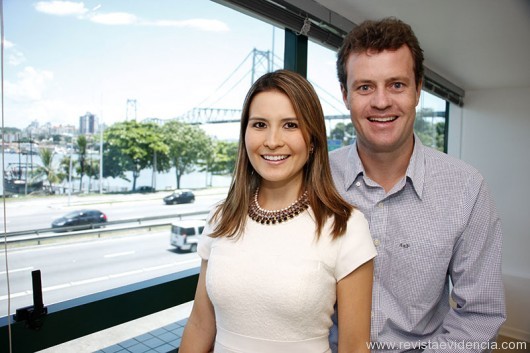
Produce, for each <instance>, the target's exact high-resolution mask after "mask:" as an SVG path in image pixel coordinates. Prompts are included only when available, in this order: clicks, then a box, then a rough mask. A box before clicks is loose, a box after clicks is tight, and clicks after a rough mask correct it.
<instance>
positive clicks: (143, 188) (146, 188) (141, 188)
mask: <svg viewBox="0 0 530 353" xmlns="http://www.w3.org/2000/svg"><path fill="white" fill-rule="evenodd" d="M132 192H139V193H141V194H146V193H150V192H156V190H155V188H154V187H152V186H139V187H137V188H136V190H134V191H132Z"/></svg>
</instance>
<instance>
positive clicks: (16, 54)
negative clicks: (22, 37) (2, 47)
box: [7, 49, 26, 66]
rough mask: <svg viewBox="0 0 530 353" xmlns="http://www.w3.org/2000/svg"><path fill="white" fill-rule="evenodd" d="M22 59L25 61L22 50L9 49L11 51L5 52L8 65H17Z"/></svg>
mask: <svg viewBox="0 0 530 353" xmlns="http://www.w3.org/2000/svg"><path fill="white" fill-rule="evenodd" d="M24 61H26V57H25V56H24V54H22V52H20V51H18V50H16V49H11V51H10V52H9V53H8V54H7V62H8V64H9V65H12V66H18V65H20V64H22V63H23V62H24Z"/></svg>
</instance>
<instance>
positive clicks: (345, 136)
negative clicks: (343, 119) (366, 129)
mask: <svg viewBox="0 0 530 353" xmlns="http://www.w3.org/2000/svg"><path fill="white" fill-rule="evenodd" d="M354 137H355V129H354V127H353V124H352V123H351V122H349V123H347V124H344V123H337V125H335V127H334V128H333V130H331V132H330V133H329V138H330V139H332V140H339V141H342V145H343V146H346V145H349V144H350V143H351V142H352V140H353V138H354Z"/></svg>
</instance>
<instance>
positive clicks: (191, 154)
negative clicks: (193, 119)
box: [164, 120, 213, 189]
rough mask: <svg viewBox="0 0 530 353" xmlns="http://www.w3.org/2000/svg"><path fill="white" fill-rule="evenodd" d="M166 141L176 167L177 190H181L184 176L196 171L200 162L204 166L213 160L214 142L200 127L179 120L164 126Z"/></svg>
mask: <svg viewBox="0 0 530 353" xmlns="http://www.w3.org/2000/svg"><path fill="white" fill-rule="evenodd" d="M164 140H165V143H166V145H167V146H168V147H169V159H170V160H171V164H172V165H173V166H174V167H175V177H176V182H177V189H180V179H181V177H182V175H184V174H187V173H191V172H192V171H194V170H195V167H196V166H197V165H199V163H200V162H199V161H202V162H203V164H204V163H206V162H207V161H208V159H210V158H211V155H212V153H213V151H212V148H211V146H212V140H211V138H210V137H208V136H207V135H206V133H205V132H204V130H202V129H201V128H200V127H198V126H195V125H189V124H185V123H182V122H180V121H177V120H171V121H169V122H167V123H166V124H164Z"/></svg>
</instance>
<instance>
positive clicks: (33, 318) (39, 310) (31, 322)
mask: <svg viewBox="0 0 530 353" xmlns="http://www.w3.org/2000/svg"><path fill="white" fill-rule="evenodd" d="M31 282H32V287H33V305H31V306H26V307H24V308H20V309H17V311H16V313H15V315H14V317H13V319H14V320H15V322H20V321H26V327H29V328H31V329H33V330H38V329H40V328H41V327H42V325H43V324H44V319H45V317H46V315H47V314H48V308H46V307H45V306H44V303H43V301H42V283H41V276H40V270H35V271H32V272H31Z"/></svg>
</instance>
